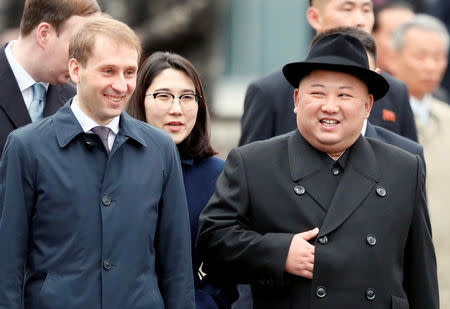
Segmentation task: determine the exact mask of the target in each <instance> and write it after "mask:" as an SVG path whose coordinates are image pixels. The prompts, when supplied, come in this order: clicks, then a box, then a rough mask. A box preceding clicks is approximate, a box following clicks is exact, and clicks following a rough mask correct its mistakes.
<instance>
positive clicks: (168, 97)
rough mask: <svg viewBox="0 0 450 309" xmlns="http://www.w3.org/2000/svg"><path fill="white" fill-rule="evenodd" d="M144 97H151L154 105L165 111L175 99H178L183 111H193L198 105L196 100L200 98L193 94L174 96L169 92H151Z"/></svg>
mask: <svg viewBox="0 0 450 309" xmlns="http://www.w3.org/2000/svg"><path fill="white" fill-rule="evenodd" d="M145 96H153V99H155V103H156V104H158V105H159V106H160V107H162V108H167V109H169V108H170V107H171V106H172V104H173V102H175V99H178V101H179V102H180V106H181V108H183V110H190V109H194V108H195V107H196V106H197V104H198V100H199V99H200V98H201V96H199V95H197V94H194V93H184V94H182V95H180V96H176V95H174V94H173V93H170V92H153V93H148V94H146V95H145Z"/></svg>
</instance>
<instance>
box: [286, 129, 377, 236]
mask: <svg viewBox="0 0 450 309" xmlns="http://www.w3.org/2000/svg"><path fill="white" fill-rule="evenodd" d="M296 131H297V130H296ZM348 150H351V152H350V153H349V157H348V159H347V164H346V169H345V173H344V174H343V175H342V179H341V181H340V183H339V185H338V187H337V188H336V192H335V194H334V197H333V199H332V201H331V203H330V205H329V207H328V211H327V214H326V217H325V220H324V222H323V224H322V226H321V229H320V233H319V236H322V235H325V234H328V233H330V232H331V231H333V230H334V229H336V228H337V227H339V226H340V225H341V224H342V223H343V222H345V220H346V219H347V218H348V217H349V216H350V215H351V214H352V213H353V212H354V211H355V210H356V209H357V208H358V207H359V206H360V205H361V204H362V202H363V200H364V199H365V198H366V196H367V195H368V194H369V192H371V190H375V186H376V184H377V183H378V182H379V180H380V178H381V175H380V172H379V170H378V169H377V166H378V164H377V158H376V156H375V153H374V152H373V149H372V147H371V145H370V143H369V142H368V141H367V139H366V138H365V137H363V136H362V135H360V136H359V138H358V139H357V140H356V142H355V143H354V144H353V145H352V146H351V149H348ZM288 152H289V165H290V169H291V171H290V172H291V179H292V181H294V182H299V181H301V183H302V184H304V185H305V187H307V192H309V194H310V195H311V197H312V198H313V199H315V200H316V201H318V202H319V203H320V201H321V199H320V190H321V189H320V184H318V183H317V182H316V181H314V178H315V176H314V175H313V174H315V173H316V172H317V171H319V170H320V168H321V167H322V166H323V163H322V161H321V158H322V157H321V154H323V153H321V152H320V151H318V150H316V149H314V147H312V146H311V145H309V144H308V142H307V141H306V140H305V139H304V138H303V137H302V136H301V134H300V132H298V131H297V132H295V133H294V134H293V135H292V136H291V137H290V138H289V141H288Z"/></svg>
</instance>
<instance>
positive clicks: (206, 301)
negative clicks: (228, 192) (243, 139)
mask: <svg viewBox="0 0 450 309" xmlns="http://www.w3.org/2000/svg"><path fill="white" fill-rule="evenodd" d="M128 112H129V114H130V115H131V116H133V117H135V118H136V119H139V120H141V121H145V122H147V123H149V124H151V125H153V126H155V127H158V128H161V129H162V130H164V131H166V132H167V133H169V134H170V135H171V136H172V139H173V141H174V142H175V144H176V145H177V148H178V152H179V154H180V157H181V164H182V168H183V179H184V185H185V189H186V196H187V201H188V210H189V217H190V225H191V241H192V248H194V246H195V239H196V237H197V230H198V217H199V215H200V212H201V211H202V210H203V208H204V207H205V205H206V203H207V202H208V200H209V198H210V197H211V195H212V194H213V193H214V191H215V184H216V180H217V177H218V176H219V174H220V173H221V172H222V169H223V166H224V162H223V160H222V159H219V158H217V157H215V156H214V155H215V154H217V152H216V151H215V150H214V149H213V147H212V146H211V144H210V141H209V114H208V108H207V105H206V98H205V93H204V91H203V87H202V83H201V81H200V78H199V76H198V73H197V72H196V70H195V68H194V67H193V66H192V64H191V63H190V62H189V61H188V60H187V59H185V58H183V57H181V56H180V55H178V54H173V53H168V52H165V53H164V52H156V53H154V54H152V55H151V56H150V57H149V58H147V60H146V61H145V62H144V63H143V65H142V67H141V68H140V70H139V72H138V77H137V83H136V89H135V92H134V94H133V96H132V98H131V101H130V103H129V106H128ZM192 259H193V261H192V265H193V272H194V282H195V299H196V307H197V309H213V308H220V309H222V308H224V309H225V308H231V303H232V302H233V300H235V299H237V290H236V287H235V286H226V285H223V284H221V283H220V282H218V281H216V280H214V278H211V277H209V276H208V275H207V274H206V276H205V274H204V273H202V271H201V264H202V261H201V260H200V259H199V257H198V254H197V253H196V251H195V250H193V251H192Z"/></svg>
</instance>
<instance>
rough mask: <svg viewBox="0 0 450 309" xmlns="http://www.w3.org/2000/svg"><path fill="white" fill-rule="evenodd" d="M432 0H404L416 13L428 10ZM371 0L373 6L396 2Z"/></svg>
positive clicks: (391, 0)
mask: <svg viewBox="0 0 450 309" xmlns="http://www.w3.org/2000/svg"><path fill="white" fill-rule="evenodd" d="M433 1H434V0H405V2H407V3H409V4H410V5H411V7H412V8H413V10H414V11H415V12H418V13H424V12H428V11H429V8H430V6H431V4H432V3H433ZM372 2H373V4H374V6H379V5H385V4H389V3H392V2H396V0H372Z"/></svg>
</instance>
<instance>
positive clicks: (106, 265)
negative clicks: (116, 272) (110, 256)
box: [103, 260, 112, 270]
mask: <svg viewBox="0 0 450 309" xmlns="http://www.w3.org/2000/svg"><path fill="white" fill-rule="evenodd" d="M111 267H112V263H111V261H110V260H104V261H103V268H104V269H106V270H110V269H111Z"/></svg>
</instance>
